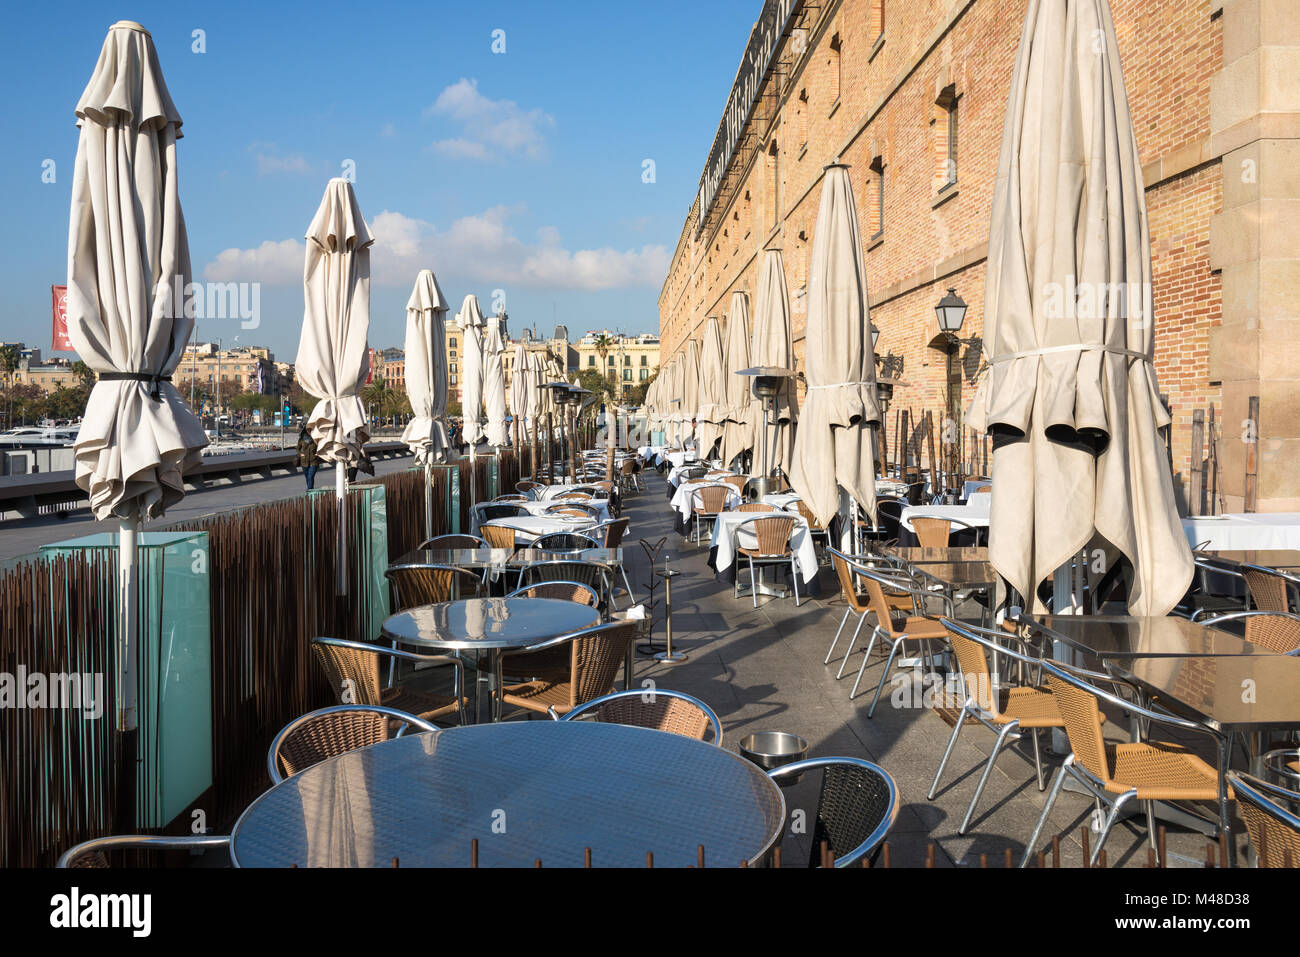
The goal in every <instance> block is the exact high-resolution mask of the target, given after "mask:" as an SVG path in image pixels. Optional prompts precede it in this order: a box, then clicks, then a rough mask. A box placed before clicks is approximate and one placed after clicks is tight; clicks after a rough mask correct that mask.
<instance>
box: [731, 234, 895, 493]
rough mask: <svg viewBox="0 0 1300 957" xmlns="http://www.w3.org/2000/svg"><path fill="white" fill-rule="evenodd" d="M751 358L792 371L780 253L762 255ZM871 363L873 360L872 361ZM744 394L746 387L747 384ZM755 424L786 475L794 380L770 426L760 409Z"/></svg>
mask: <svg viewBox="0 0 1300 957" xmlns="http://www.w3.org/2000/svg"><path fill="white" fill-rule="evenodd" d="M750 359H751V361H752V362H753V364H754V365H756V366H766V367H768V368H777V369H794V367H795V359H794V334H793V332H792V330H791V327H790V297H789V295H788V294H787V292H786V285H785V262H784V261H783V259H782V257H781V250H779V249H769V250H768V251H767V252H765V253H764V254H763V264H762V267H761V268H760V271H759V274H758V299H757V300H756V302H755V304H754V335H753V339H752V340H751V347H750ZM873 361H874V360H873ZM745 388H746V392H748V391H749V385H748V384H746V387H745ZM757 416H758V417H757V418H756V419H755V422H756V423H758V427H759V428H762V429H764V430H766V431H767V433H768V443H767V454H768V459H769V460H770V463H771V465H773V466H780V467H781V470H782V471H783V472H785V473H786V474H787V475H789V474H790V463H791V462H793V461H794V435H795V422H796V421H797V420H798V418H799V400H798V392H797V389H796V386H795V380H794V378H793V377H791V378H789V379H787V380H786V381H785V385H783V386H782V388H781V391H780V393H778V394H777V396H776V399H775V401H774V403H773V409H772V419H773V422H772V423H769V422H768V421H767V419H766V417H765V416H764V414H763V412H762V409H761V407H760V408H759V411H758V414H757Z"/></svg>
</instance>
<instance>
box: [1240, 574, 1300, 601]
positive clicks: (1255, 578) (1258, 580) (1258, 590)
mask: <svg viewBox="0 0 1300 957" xmlns="http://www.w3.org/2000/svg"><path fill="white" fill-rule="evenodd" d="M1241 577H1242V578H1244V579H1246V587H1247V588H1249V589H1250V598H1251V601H1253V602H1254V603H1255V607H1256V608H1257V609H1259V610H1260V611H1280V612H1289V611H1290V610H1291V604H1290V600H1289V598H1288V595H1287V583H1286V579H1285V578H1283V577H1282V576H1281V575H1279V574H1278V573H1277V572H1276V571H1274V570H1273V569H1271V568H1264V567H1263V566H1262V565H1245V564H1243V565H1242V566H1241Z"/></svg>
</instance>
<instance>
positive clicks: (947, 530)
mask: <svg viewBox="0 0 1300 957" xmlns="http://www.w3.org/2000/svg"><path fill="white" fill-rule="evenodd" d="M912 531H914V532H916V540H917V542H919V543H920V545H921V547H922V548H947V547H948V542H949V540H950V538H951V536H952V533H953V532H958V531H971V532H974V533H975V542H976V544H979V534H980V530H979V528H978V527H976V526H974V525H969V524H967V523H966V522H963V521H961V520H960V519H956V518H914V519H912Z"/></svg>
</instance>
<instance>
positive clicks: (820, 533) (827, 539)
mask: <svg viewBox="0 0 1300 957" xmlns="http://www.w3.org/2000/svg"><path fill="white" fill-rule="evenodd" d="M793 508H794V510H795V511H796V512H798V513H799V515H800V516H801V517H802V518H803V520H804V521H805V522H807V523H808V534H809V535H811V536H812V540H813V544H814V545H815V544H816V543H817V542H818V541H820V542H821V544H822V546H823V547H826V546H828V545H830V543H831V533H830V532H829V531H827V529H826V526H825V525H823V524H822V523H821V522H819V521H817V516H816V515H814V514H813V513H812V509H810V508H809V507H808V506H807V505H805V504H804V501H803V499H796V500H795V501H794V502H793Z"/></svg>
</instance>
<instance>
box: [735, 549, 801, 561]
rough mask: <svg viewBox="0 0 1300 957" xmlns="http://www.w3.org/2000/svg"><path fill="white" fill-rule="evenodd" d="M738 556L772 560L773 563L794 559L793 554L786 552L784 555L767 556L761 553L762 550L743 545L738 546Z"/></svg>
mask: <svg viewBox="0 0 1300 957" xmlns="http://www.w3.org/2000/svg"><path fill="white" fill-rule="evenodd" d="M736 554H737V555H744V556H745V557H746V558H765V559H770V560H772V561H774V562H788V561H789V560H790V559H791V558H793V557H794V556H793V554H792V553H791V552H785V553H782V554H771V555H768V554H765V553H764V552H762V551H760V550H759V549H757V548H745V547H744V546H743V545H738V546H736Z"/></svg>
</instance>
